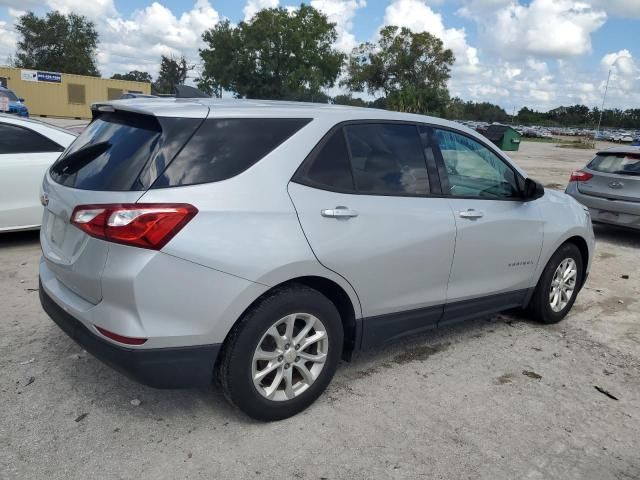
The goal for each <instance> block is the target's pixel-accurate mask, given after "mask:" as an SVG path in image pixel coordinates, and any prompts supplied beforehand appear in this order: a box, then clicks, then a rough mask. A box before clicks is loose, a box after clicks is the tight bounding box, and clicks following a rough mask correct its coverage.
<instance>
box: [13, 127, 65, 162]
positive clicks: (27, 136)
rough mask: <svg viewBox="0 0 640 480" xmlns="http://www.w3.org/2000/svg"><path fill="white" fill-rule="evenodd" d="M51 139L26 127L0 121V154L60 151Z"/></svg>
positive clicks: (58, 146) (60, 148) (61, 149)
mask: <svg viewBox="0 0 640 480" xmlns="http://www.w3.org/2000/svg"><path fill="white" fill-rule="evenodd" d="M63 150H64V148H62V147H61V146H60V145H58V144H57V143H56V142H54V141H53V140H49V139H48V138H46V137H44V136H43V135H40V134H39V133H37V132H34V131H33V130H29V129H28V128H24V127H19V126H17V125H9V124H6V123H0V155H2V154H9V153H13V154H18V153H41V152H62V151H63Z"/></svg>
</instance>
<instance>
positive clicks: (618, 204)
mask: <svg viewBox="0 0 640 480" xmlns="http://www.w3.org/2000/svg"><path fill="white" fill-rule="evenodd" d="M565 193H567V194H568V195H571V196H572V197H573V198H575V199H576V200H577V201H579V202H580V203H581V204H583V205H584V206H586V207H588V208H589V213H590V214H591V221H592V222H593V223H607V224H610V225H617V226H621V227H627V228H634V229H640V203H637V202H627V201H624V200H610V199H608V198H602V197H596V196H593V195H585V194H584V193H581V192H580V191H579V190H578V188H577V186H576V184H575V182H572V183H570V184H569V186H568V187H567V189H566V191H565Z"/></svg>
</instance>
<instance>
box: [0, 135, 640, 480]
mask: <svg viewBox="0 0 640 480" xmlns="http://www.w3.org/2000/svg"><path fill="white" fill-rule="evenodd" d="M592 154H593V152H590V151H584V150H571V149H560V148H556V147H555V146H554V145H553V144H541V143H529V142H525V143H523V145H522V149H521V151H520V152H517V153H516V154H514V155H513V157H514V158H515V159H516V160H517V162H518V163H519V164H520V165H521V166H523V167H524V168H525V169H527V170H528V171H529V172H531V173H532V174H533V176H534V177H536V178H539V179H540V180H541V181H543V183H545V184H547V185H556V186H557V185H562V186H564V184H565V182H566V180H567V178H568V175H569V172H570V171H571V170H572V169H574V168H579V167H580V166H582V165H583V164H584V163H585V162H586V161H587V160H588V159H589V158H590V157H591V156H592ZM596 233H597V239H598V246H597V252H596V258H595V263H594V265H593V269H592V273H591V277H590V279H589V282H588V284H587V286H586V287H585V289H584V290H583V291H582V293H581V294H580V296H579V297H578V300H577V303H576V305H575V307H574V309H573V311H572V312H571V313H570V315H569V316H568V318H567V319H566V320H565V321H564V322H562V323H560V324H558V325H554V326H542V325H538V324H534V323H531V322H528V321H525V320H523V319H521V318H519V317H518V316H508V315H496V316H494V317H492V318H484V319H478V320H475V321H472V322H469V323H466V324H463V325H458V326H455V327H449V328H443V329H440V330H438V331H434V332H432V333H431V334H429V335H426V336H423V337H420V338H416V339H413V340H411V341H407V342H404V343H400V344H396V345H393V346H390V347H388V348H386V349H385V350H383V351H376V352H369V353H366V354H362V355H361V356H360V357H359V358H357V359H356V360H355V361H354V362H352V363H349V364H347V363H344V364H342V366H341V368H340V369H339V371H338V373H337V375H336V377H335V379H334V381H333V383H332V385H331V386H330V387H329V389H328V391H327V392H326V393H325V394H324V395H323V396H322V397H321V398H320V399H319V401H318V402H316V404H315V405H314V406H312V407H311V408H310V409H309V410H307V411H306V412H304V413H302V414H301V415H298V416H297V417H294V418H292V419H289V420H286V421H282V422H279V423H273V424H261V423H257V422H253V421H251V420H249V419H247V418H246V417H244V416H243V415H241V414H239V413H238V412H236V411H234V410H233V409H232V408H230V407H229V406H228V405H227V403H226V402H225V401H224V399H223V397H222V395H221V393H220V392H219V390H217V389H216V388H211V389H207V390H200V391H198V390H195V391H160V390H153V389H150V388H146V387H143V386H140V385H138V384H136V383H133V382H131V381H129V380H127V379H126V378H124V377H123V376H121V375H120V374H117V373H115V372H113V371H112V370H111V369H109V368H108V367H105V366H103V365H102V364H101V363H99V362H98V361H96V360H94V359H93V358H92V357H91V356H89V355H87V354H86V353H84V352H83V351H82V350H81V349H80V348H79V347H78V346H76V345H75V344H74V343H73V342H72V341H71V340H70V339H69V338H67V337H66V335H64V334H63V333H62V332H61V331H60V330H59V329H58V328H57V327H56V326H55V325H54V324H53V323H52V322H51V321H50V320H49V319H48V318H47V317H46V315H45V314H44V313H43V312H42V311H41V309H40V305H39V303H38V293H37V291H36V289H37V263H38V257H39V253H40V252H39V246H38V239H37V234H33V233H29V234H16V235H3V236H2V237H0V312H2V320H1V321H0V405H1V406H2V408H1V414H0V478H2V479H9V478H11V479H40V478H46V479H50V480H53V479H72V478H77V479H86V478H109V479H111V478H113V479H116V478H169V479H174V478H210V479H216V478H224V479H227V478H256V479H266V478H279V479H284V478H303V479H323V478H326V479H340V478H344V479H360V478H362V479H370V478H397V479H400V478H403V479H404V478H442V479H454V478H487V479H514V478H532V479H549V478H563V479H567V478H569V479H599V480H600V479H621V480H622V479H637V478H640V303H638V298H640V281H639V279H640V255H638V251H639V248H640V235H639V234H637V233H631V232H627V231H622V230H618V229H613V228H598V229H597V232H596ZM623 275H628V278H623ZM596 386H597V387H599V388H601V389H603V390H605V391H607V392H609V393H610V395H612V396H614V397H615V398H616V399H617V400H616V399H613V398H610V397H609V396H607V395H605V394H604V393H601V392H600V391H598V390H597V389H596V388H595V387H596ZM132 400H139V401H140V404H139V405H134V404H137V403H138V402H133V403H134V404H132V403H131V401H132Z"/></svg>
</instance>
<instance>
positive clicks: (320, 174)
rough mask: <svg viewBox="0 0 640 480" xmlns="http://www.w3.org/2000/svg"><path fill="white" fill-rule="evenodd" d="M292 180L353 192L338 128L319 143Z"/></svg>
mask: <svg viewBox="0 0 640 480" xmlns="http://www.w3.org/2000/svg"><path fill="white" fill-rule="evenodd" d="M294 180H297V181H299V182H300V183H303V184H304V185H308V186H310V187H317V188H321V189H323V190H331V191H336V192H345V193H352V192H355V184H354V183H353V174H352V172H351V164H350V159H349V151H348V150H347V143H346V142H345V139H344V132H343V131H342V128H338V129H337V130H335V131H334V132H333V133H331V134H330V136H329V137H328V138H327V139H326V140H325V141H324V142H323V143H321V144H320V145H319V148H316V150H315V151H314V152H313V153H312V154H311V157H310V158H309V161H307V162H305V163H304V164H303V166H302V168H301V170H300V172H299V173H296V175H295V177H294Z"/></svg>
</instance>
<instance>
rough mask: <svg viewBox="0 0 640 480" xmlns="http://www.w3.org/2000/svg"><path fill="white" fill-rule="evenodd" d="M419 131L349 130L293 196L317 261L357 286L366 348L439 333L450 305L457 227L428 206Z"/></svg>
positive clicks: (312, 160)
mask: <svg viewBox="0 0 640 480" xmlns="http://www.w3.org/2000/svg"><path fill="white" fill-rule="evenodd" d="M430 192H431V189H430V183H429V177H428V174H427V168H426V160H425V155H424V150H423V146H422V143H421V140H420V136H419V134H418V130H417V127H416V126H415V125H411V124H385V123H367V124H349V125H346V126H344V127H341V128H338V129H336V130H334V131H333V133H332V134H330V135H329V136H328V137H326V138H325V140H324V141H323V142H321V144H320V145H318V147H316V149H315V150H314V152H312V154H311V156H310V157H309V159H308V161H306V162H305V164H304V165H303V167H302V169H301V171H299V172H298V174H296V176H295V177H294V180H293V181H292V182H291V183H290V184H289V194H290V196H291V199H292V200H293V203H294V205H295V208H296V210H297V212H298V216H299V219H300V223H301V225H302V228H303V230H304V232H305V234H306V236H307V239H308V241H309V244H310V246H311V248H312V250H313V252H314V253H315V255H316V257H317V258H318V260H319V261H320V263H322V264H323V265H324V266H325V267H327V268H329V269H331V270H333V271H335V272H337V273H338V274H340V275H341V276H343V277H344V278H345V279H346V280H347V281H349V282H350V283H351V285H352V286H353V287H354V289H355V291H356V292H357V294H358V297H359V299H360V302H361V306H362V310H363V315H364V317H366V318H365V323H364V328H363V332H364V334H363V344H365V345H371V344H375V343H380V342H381V341H383V340H388V339H390V338H394V337H395V336H399V335H401V334H403V333H406V332H408V331H417V330H420V329H423V328H428V327H429V326H430V325H434V324H435V323H437V321H438V319H439V318H440V316H441V313H442V305H443V303H444V301H445V299H446V288H447V280H448V277H449V270H450V267H451V260H452V258H453V249H454V243H455V220H454V218H453V215H452V213H451V209H450V206H449V204H448V201H447V199H445V198H433V197H430V196H429V195H430Z"/></svg>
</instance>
